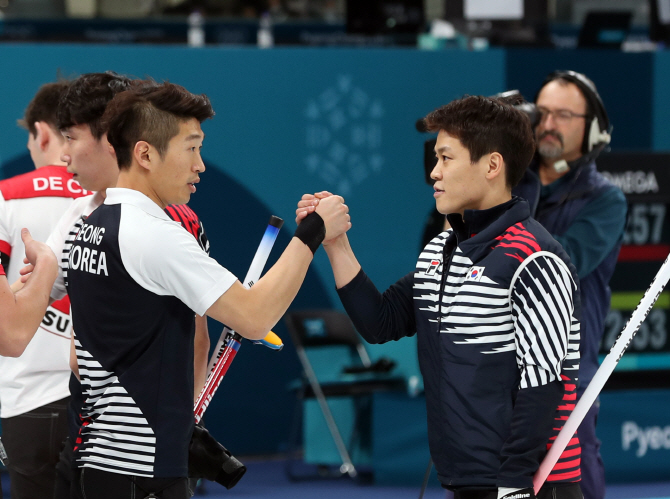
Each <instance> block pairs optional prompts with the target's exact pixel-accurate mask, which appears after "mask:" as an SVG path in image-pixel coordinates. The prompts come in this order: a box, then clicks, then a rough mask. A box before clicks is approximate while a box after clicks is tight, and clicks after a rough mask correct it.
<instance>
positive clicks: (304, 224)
mask: <svg viewBox="0 0 670 499" xmlns="http://www.w3.org/2000/svg"><path fill="white" fill-rule="evenodd" d="M293 237H297V238H298V239H300V240H301V241H302V242H303V243H305V244H306V245H307V247H308V248H309V249H310V250H311V251H312V254H314V253H316V250H317V249H319V246H320V245H321V243H322V242H323V240H324V238H325V237H326V224H324V223H323V218H321V215H319V214H318V213H317V212H315V211H314V212H312V213H310V214H309V215H307V216H306V217H305V218H303V219H302V221H301V222H300V225H298V228H297V229H296V230H295V233H294V234H293Z"/></svg>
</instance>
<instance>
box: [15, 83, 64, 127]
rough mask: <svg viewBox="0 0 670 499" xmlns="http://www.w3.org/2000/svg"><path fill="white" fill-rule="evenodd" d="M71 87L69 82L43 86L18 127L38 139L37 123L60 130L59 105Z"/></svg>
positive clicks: (18, 121)
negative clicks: (41, 122) (42, 122)
mask: <svg viewBox="0 0 670 499" xmlns="http://www.w3.org/2000/svg"><path fill="white" fill-rule="evenodd" d="M69 85H70V82H69V81H67V80H59V81H56V82H53V83H45V84H44V85H42V86H41V87H40V88H39V90H38V91H37V93H36V94H35V97H33V99H32V100H31V101H30V103H29V104H28V107H26V110H25V112H24V113H23V118H21V119H20V120H17V123H18V125H19V126H20V127H23V128H25V129H27V130H28V131H29V132H30V133H31V134H32V135H33V137H37V130H36V129H35V123H36V122H39V121H44V122H45V123H48V124H49V126H51V127H53V128H54V129H58V103H59V102H60V99H61V96H62V95H63V94H64V93H65V91H66V90H67V89H68V86H69Z"/></svg>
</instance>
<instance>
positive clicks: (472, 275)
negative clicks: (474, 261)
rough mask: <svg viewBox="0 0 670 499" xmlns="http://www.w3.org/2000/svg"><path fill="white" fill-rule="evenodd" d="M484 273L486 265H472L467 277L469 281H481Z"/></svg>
mask: <svg viewBox="0 0 670 499" xmlns="http://www.w3.org/2000/svg"><path fill="white" fill-rule="evenodd" d="M483 275H484V267H472V268H471V269H470V270H469V271H468V275H467V276H466V277H465V279H466V280H467V281H481V280H482V276H483Z"/></svg>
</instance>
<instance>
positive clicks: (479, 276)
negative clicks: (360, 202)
mask: <svg viewBox="0 0 670 499" xmlns="http://www.w3.org/2000/svg"><path fill="white" fill-rule="evenodd" d="M449 221H450V223H451V224H452V227H453V228H454V229H453V230H449V231H446V232H443V233H442V234H440V235H438V236H437V237H435V238H434V239H433V240H432V241H431V242H430V243H429V244H428V245H427V246H426V247H425V249H424V251H423V252H422V253H421V256H420V257H419V260H418V262H417V266H416V270H415V272H414V273H411V274H408V275H407V276H405V277H404V278H402V279H400V280H399V281H398V282H397V283H395V284H394V285H392V286H391V287H390V288H389V289H388V290H387V291H385V292H384V293H383V294H381V293H379V292H378V291H377V290H376V288H375V287H374V285H373V284H372V283H371V282H370V280H369V279H368V278H367V276H366V275H365V274H364V273H363V271H362V270H361V272H360V273H359V274H358V275H357V276H356V277H355V278H354V279H353V280H352V281H351V282H350V283H348V284H347V285H346V286H344V287H343V288H341V289H340V290H338V292H339V295H340V298H341V299H342V303H343V304H344V307H345V309H346V311H347V313H348V314H349V315H350V317H351V319H352V321H353V322H354V324H355V326H356V328H357V329H358V331H359V332H360V333H361V335H362V336H363V337H364V338H365V339H366V340H367V341H369V342H371V343H383V342H386V341H390V340H397V339H400V338H402V337H404V336H412V335H414V334H417V342H418V354H419V364H420V367H421V373H422V375H423V378H424V386H425V390H426V407H427V415H428V438H429V445H430V451H431V456H432V458H433V462H434V463H435V467H436V469H437V472H438V477H439V479H440V481H441V482H442V484H443V485H444V486H446V487H449V488H459V487H487V488H494V487H519V488H525V487H530V486H531V485H532V476H533V474H534V473H535V471H536V470H537V467H538V465H539V462H540V461H541V459H542V458H543V457H544V454H545V452H546V449H547V445H548V444H549V442H550V439H551V437H553V436H555V435H556V434H557V432H558V430H560V428H561V427H562V425H563V422H564V419H563V418H565V417H566V416H567V415H569V413H570V412H571V410H572V408H573V407H574V399H575V396H576V392H575V390H576V383H575V378H576V374H577V370H578V368H579V311H580V302H579V289H578V279H577V275H576V272H575V270H574V267H572V265H571V264H570V262H569V259H568V257H567V255H566V253H565V252H564V251H563V249H562V248H561V246H560V245H559V244H558V243H557V242H556V240H554V239H553V238H552V237H551V236H550V235H549V233H548V232H547V231H546V230H545V229H544V228H543V227H542V226H540V224H538V223H537V222H536V221H534V220H533V219H531V218H530V212H529V207H528V203H527V202H526V201H525V200H522V199H519V198H513V199H512V200H511V201H509V202H507V203H504V204H502V205H499V206H496V207H494V208H491V209H489V210H483V211H470V210H468V211H466V212H465V216H464V219H462V218H461V217H460V215H456V216H453V215H450V216H449ZM445 269H446V271H445ZM579 452H580V450H579V443H578V441H577V440H576V439H575V440H574V441H573V442H571V444H570V446H569V447H568V449H567V453H566V454H565V456H564V457H562V459H561V461H559V463H560V471H558V472H556V473H552V475H551V476H550V480H551V481H576V480H578V479H579V478H580V467H579Z"/></svg>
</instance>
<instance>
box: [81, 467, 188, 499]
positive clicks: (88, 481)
mask: <svg viewBox="0 0 670 499" xmlns="http://www.w3.org/2000/svg"><path fill="white" fill-rule="evenodd" d="M80 472H81V473H80V475H79V483H80V486H81V497H82V498H83V499H145V498H147V497H156V498H159V499H189V498H190V497H191V496H192V495H193V493H192V492H191V490H190V488H189V486H188V478H186V477H177V478H146V477H139V476H131V475H120V474H117V473H109V472H107V471H102V470H97V469H95V468H81V469H80ZM151 494H154V495H151Z"/></svg>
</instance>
